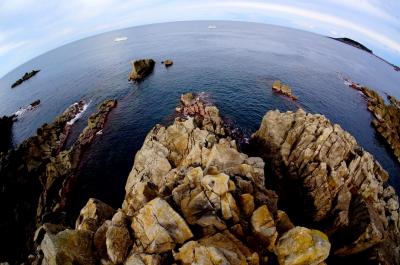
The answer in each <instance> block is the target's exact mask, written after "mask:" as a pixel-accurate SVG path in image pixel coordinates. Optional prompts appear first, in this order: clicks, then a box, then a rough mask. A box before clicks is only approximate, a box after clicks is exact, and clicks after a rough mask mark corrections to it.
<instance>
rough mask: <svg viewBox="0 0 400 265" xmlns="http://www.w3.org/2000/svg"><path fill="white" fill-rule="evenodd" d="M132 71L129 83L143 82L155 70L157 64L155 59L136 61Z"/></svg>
mask: <svg viewBox="0 0 400 265" xmlns="http://www.w3.org/2000/svg"><path fill="white" fill-rule="evenodd" d="M131 64H132V71H131V73H130V74H129V78H128V80H129V81H141V80H143V79H144V78H145V77H146V76H148V75H149V74H150V73H151V72H152V71H153V69H154V65H155V62H154V60H153V59H142V60H137V61H134V62H133V63H131Z"/></svg>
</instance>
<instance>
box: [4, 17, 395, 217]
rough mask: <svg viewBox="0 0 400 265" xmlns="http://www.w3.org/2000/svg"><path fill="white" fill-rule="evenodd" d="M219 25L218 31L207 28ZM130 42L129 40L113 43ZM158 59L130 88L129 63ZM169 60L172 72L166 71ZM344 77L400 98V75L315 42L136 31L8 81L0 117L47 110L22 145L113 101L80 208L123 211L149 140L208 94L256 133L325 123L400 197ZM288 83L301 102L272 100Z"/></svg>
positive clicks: (75, 47) (271, 30) (52, 56)
mask: <svg viewBox="0 0 400 265" xmlns="http://www.w3.org/2000/svg"><path fill="white" fill-rule="evenodd" d="M210 24H212V25H216V26H217V28H216V29H208V26H209V25H210ZM120 36H127V37H128V40H126V41H122V42H114V38H116V37H120ZM140 58H153V59H154V60H156V61H157V64H156V67H155V71H154V73H153V74H152V75H151V76H149V77H148V78H147V79H146V80H145V81H144V82H142V83H140V84H133V83H130V82H128V74H129V72H130V64H129V62H130V61H131V60H133V59H140ZM168 58H171V59H172V60H173V61H174V65H173V66H172V67H170V68H168V69H165V67H164V66H163V65H162V64H161V63H160V62H161V61H162V60H165V59H168ZM32 69H41V70H42V71H41V72H40V73H39V74H38V75H36V76H35V77H33V78H32V79H31V80H29V81H27V82H25V83H23V84H22V85H20V86H19V87H17V88H15V89H11V88H10V85H11V84H12V83H13V82H14V81H15V80H17V79H18V78H20V77H21V76H22V75H23V73H25V72H27V71H30V70H32ZM340 74H342V75H344V76H346V77H349V78H350V79H352V80H354V81H356V82H359V83H360V84H363V85H366V86H369V87H371V88H374V89H376V90H378V91H379V92H381V93H382V94H383V93H385V92H386V93H388V94H391V95H394V96H396V97H398V98H400V90H399V84H400V73H399V72H395V71H394V70H393V68H392V67H391V66H389V65H388V64H386V63H384V62H383V61H381V60H379V59H377V58H376V57H374V56H373V55H370V54H368V53H366V52H364V51H361V50H358V49H356V48H353V47H351V46H348V45H346V44H342V43H340V42H337V41H335V40H332V39H329V38H327V37H324V36H319V35H316V34H312V33H307V32H303V31H298V30H294V29H288V28H282V27H277V26H271V25H264V24H255V23H241V22H223V21H213V22H205V21H203V22H178V23H166V24H156V25H149V26H141V27H134V28H129V29H123V30H118V31H113V32H109V33H105V34H101V35H98V36H95V37H91V38H87V39H83V40H80V41H77V42H74V43H71V44H68V45H65V46H62V47H60V48H58V49H55V50H52V51H50V52H48V53H46V54H44V55H41V56H39V57H37V58H35V59H33V60H31V61H29V62H27V63H25V64H24V65H22V66H20V67H18V68H17V69H15V70H14V71H12V72H11V73H9V74H7V75H6V76H4V77H3V78H2V79H0V115H5V114H11V113H13V112H15V111H16V110H18V108H19V107H21V106H25V105H27V104H29V103H31V102H32V101H34V100H36V99H40V100H41V101H42V104H41V106H40V108H39V109H37V110H36V111H34V112H30V113H26V114H25V115H24V116H23V117H22V118H21V119H20V120H19V121H18V122H16V123H15V125H14V129H13V133H14V139H13V140H14V144H15V145H18V144H19V143H21V142H22V141H23V140H24V139H26V138H27V137H29V136H31V135H33V134H35V132H36V129H37V128H38V127H39V126H41V125H42V124H43V123H45V122H51V121H52V120H53V119H54V118H55V117H56V116H57V115H59V114H60V113H62V111H64V110H65V109H66V108H67V107H68V106H69V105H71V104H72V103H74V102H76V101H78V100H80V99H82V98H83V99H86V100H87V101H90V102H91V103H90V105H89V108H88V110H87V111H86V112H85V114H84V115H83V116H82V118H81V119H80V120H79V121H78V122H76V123H75V125H74V130H73V136H75V137H76V136H77V135H78V134H79V132H80V130H81V129H82V128H83V127H84V126H85V125H86V118H87V116H88V115H89V114H90V113H91V112H92V111H94V108H95V107H96V105H97V104H98V103H100V102H101V101H103V100H105V99H107V98H116V99H118V100H119V104H118V107H117V108H116V109H115V110H114V111H113V112H112V113H111V115H110V117H109V122H108V124H107V126H106V127H105V129H104V130H103V135H101V136H99V137H97V138H96V140H95V142H94V144H93V145H92V147H91V148H90V150H89V152H87V154H86V157H85V159H84V164H83V167H82V170H81V176H80V178H79V183H78V188H77V191H76V194H75V196H74V202H73V209H75V210H76V209H80V208H81V207H82V206H83V204H85V203H86V201H87V199H88V198H89V197H96V198H99V199H101V200H104V201H105V202H108V203H110V204H112V205H113V206H116V207H118V206H120V204H121V202H122V199H123V196H124V184H125V182H126V178H127V176H128V174H129V171H130V169H131V167H132V165H133V160H134V155H135V152H136V151H137V150H138V149H139V148H140V147H141V145H142V143H143V140H144V137H145V135H146V134H147V132H148V131H149V130H150V129H151V128H152V127H153V126H154V125H155V124H156V123H163V122H166V121H167V120H168V117H170V116H171V114H172V113H173V111H174V108H175V106H176V104H177V103H178V98H179V95H180V94H181V93H183V92H188V91H197V92H201V91H204V92H207V93H210V95H211V96H212V99H213V101H214V102H215V103H216V104H217V106H218V107H219V108H220V110H221V113H222V115H223V116H225V117H226V118H229V119H231V120H233V121H234V122H236V123H237V125H238V126H240V127H242V128H243V129H244V130H245V131H246V132H248V133H251V132H254V131H255V130H256V129H257V128H258V127H259V124H260V121H261V119H262V117H263V115H264V114H265V113H266V112H267V111H268V110H272V109H279V110H281V111H286V110H295V109H297V107H298V106H302V107H303V108H304V109H306V110H307V111H309V112H313V113H321V114H324V115H326V116H327V117H328V118H329V119H331V120H332V121H333V122H335V123H338V124H340V125H341V126H342V127H343V128H344V129H346V130H347V131H349V132H350V133H351V134H352V135H354V137H355V138H356V139H357V141H358V142H359V144H360V145H361V146H362V147H364V148H365V149H366V150H368V151H369V152H371V153H372V154H374V156H375V158H376V159H377V160H378V161H379V162H380V163H381V164H382V165H383V167H384V168H385V169H386V170H387V171H389V173H390V176H391V178H390V183H391V184H392V185H394V186H395V187H396V188H397V190H398V191H400V176H399V172H400V166H399V163H398V162H397V161H396V159H395V158H394V157H393V156H392V155H391V152H390V150H389V149H388V148H387V147H386V145H385V144H384V143H383V142H382V141H381V140H379V139H378V138H377V135H376V133H375V131H374V129H373V128H372V126H371V124H370V123H371V119H372V117H371V114H370V113H369V112H368V111H367V108H366V103H365V100H364V99H363V98H362V97H361V95H360V94H359V93H358V92H357V91H355V90H352V89H351V88H349V87H347V86H346V85H344V84H343V81H342V80H340V78H338V75H340ZM274 79H281V80H282V81H283V82H285V83H287V84H289V85H290V86H291V87H292V89H293V90H294V93H295V95H296V96H298V98H299V100H298V102H297V103H293V102H291V101H288V100H287V99H285V98H283V97H281V96H279V95H276V94H274V93H273V92H272V91H271V84H272V81H273V80H274Z"/></svg>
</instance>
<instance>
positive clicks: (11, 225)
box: [0, 100, 116, 262]
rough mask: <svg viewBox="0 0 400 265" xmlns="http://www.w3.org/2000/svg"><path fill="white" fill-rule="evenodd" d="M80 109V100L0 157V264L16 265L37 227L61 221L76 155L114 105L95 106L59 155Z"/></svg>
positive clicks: (81, 106)
mask: <svg viewBox="0 0 400 265" xmlns="http://www.w3.org/2000/svg"><path fill="white" fill-rule="evenodd" d="M84 104H85V103H84V102H83V101H81V102H79V103H76V104H74V105H72V106H70V107H69V108H68V109H67V110H66V111H65V112H64V113H63V114H62V115H60V116H58V117H57V118H56V119H55V120H54V122H53V123H52V124H45V125H43V126H42V127H41V128H39V129H38V130H37V135H35V136H33V137H30V138H29V139H27V140H25V141H24V142H23V143H22V144H21V145H20V146H19V147H18V148H17V149H15V150H10V151H9V152H8V153H7V154H5V153H3V154H2V155H1V157H0V185H1V189H0V211H1V213H2V218H1V219H0V238H1V239H2V241H3V242H6V245H3V247H2V248H1V249H0V257H1V258H2V259H4V258H6V259H8V260H11V261H14V262H17V261H21V259H23V257H24V255H26V254H27V251H29V250H31V249H32V245H33V240H32V239H33V237H34V231H35V230H36V228H37V227H39V226H40V225H41V224H42V223H45V222H53V223H62V222H63V219H64V217H63V213H62V209H63V206H64V205H65V200H66V199H67V197H66V195H67V193H68V191H69V190H70V189H71V187H72V186H73V185H72V184H73V181H74V177H75V176H74V174H75V170H76V169H77V168H78V166H79V161H80V157H81V155H82V152H83V151H84V149H85V148H86V147H87V146H88V145H89V144H90V143H91V142H92V140H93V138H94V136H95V135H96V132H97V131H99V130H100V129H102V127H103V126H104V123H105V120H106V117H107V115H108V113H109V112H110V111H111V109H112V108H113V107H114V106H115V104H116V102H115V101H114V100H109V101H106V102H104V103H103V104H101V105H100V106H99V110H98V112H96V113H95V114H93V115H92V116H91V117H90V118H89V121H88V126H87V127H86V128H85V130H84V131H83V132H82V133H81V135H80V136H79V138H78V140H77V141H76V142H75V143H74V144H73V145H72V147H71V148H69V149H67V150H65V147H64V145H65V142H66V140H67V137H68V134H69V131H70V128H71V124H72V122H73V121H74V120H75V119H76V118H77V116H78V115H79V114H80V113H81V112H82V110H83V109H84ZM52 227H54V226H52ZM48 230H49V231H54V229H48ZM56 230H57V229H56ZM66 235H68V236H70V234H68V233H67V234H66ZM85 236H87V235H85ZM62 242H65V241H62ZM49 247H50V246H49ZM51 247H55V245H52V246H51ZM0 261H1V260H0Z"/></svg>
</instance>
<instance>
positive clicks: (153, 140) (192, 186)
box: [37, 94, 330, 265]
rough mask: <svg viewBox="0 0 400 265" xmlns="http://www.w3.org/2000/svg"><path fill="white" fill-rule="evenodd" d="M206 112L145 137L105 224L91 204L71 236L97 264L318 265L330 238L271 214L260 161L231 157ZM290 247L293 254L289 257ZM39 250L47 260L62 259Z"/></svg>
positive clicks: (273, 208)
mask: <svg viewBox="0 0 400 265" xmlns="http://www.w3.org/2000/svg"><path fill="white" fill-rule="evenodd" d="M194 99H195V97H193V95H190V94H187V95H183V96H182V98H181V101H182V104H183V106H181V107H182V108H185V107H186V108H192V107H193V104H198V103H199V100H194ZM201 103H202V104H203V103H204V102H201ZM200 105H201V104H200ZM210 107H211V106H210ZM212 107H213V108H215V110H216V111H212V115H208V114H207V113H208V112H207V110H206V108H204V109H202V108H200V109H202V110H200V109H198V108H197V109H196V108H193V111H190V112H187V114H186V115H185V117H184V118H182V117H179V118H176V120H175V121H174V123H173V124H172V125H170V126H167V127H164V126H161V125H156V126H155V127H154V128H153V129H152V130H151V131H150V132H149V134H148V135H147V137H146V139H145V141H144V143H143V146H142V148H141V149H140V150H139V151H138V152H137V153H136V156H135V161H134V165H133V168H132V171H131V173H130V174H129V176H128V179H127V182H126V186H125V192H126V195H125V199H124V201H123V203H122V209H120V210H118V211H117V212H116V213H115V214H114V216H113V217H112V220H111V221H110V220H104V217H105V216H107V215H108V216H109V212H110V211H109V207H105V206H104V204H103V203H96V204H93V202H92V201H89V202H88V204H87V205H86V206H85V207H84V209H82V211H81V215H80V216H79V218H78V221H77V225H76V228H75V229H76V230H74V231H87V232H90V233H93V231H95V233H94V237H93V246H92V247H93V248H94V250H95V251H94V253H93V258H94V259H95V260H96V261H97V262H98V263H99V262H101V263H102V264H117V263H118V264H119V263H123V264H155V265H156V264H173V263H178V264H210V265H211V264H216V263H218V264H238V265H239V264H254V265H256V264H267V261H268V264H278V262H279V264H286V265H300V264H316V265H317V264H319V263H321V262H323V261H324V260H325V259H326V258H327V256H328V255H329V252H330V243H329V240H328V238H327V236H326V235H324V234H323V233H322V232H318V231H315V230H310V229H307V228H300V227H295V226H294V225H293V224H292V222H291V221H290V219H289V217H288V216H287V215H286V214H285V213H284V212H283V211H280V210H278V209H277V199H278V198H277V196H276V194H275V192H273V191H271V190H268V189H266V188H265V178H264V162H263V161H262V159H261V158H258V157H249V156H247V155H245V154H243V153H240V152H239V151H238V150H237V147H236V143H235V141H233V140H232V139H231V138H230V137H229V136H228V135H229V133H228V132H224V133H223V134H222V133H221V128H222V127H223V126H222V120H221V118H220V117H219V115H218V109H217V108H216V107H215V106H212ZM181 111H183V110H181ZM205 116H206V117H208V118H207V120H206V121H204V119H205ZM84 224H88V225H84ZM68 231H70V230H68ZM47 233H48V234H52V237H53V238H56V239H57V238H58V237H61V236H64V234H62V233H63V232H59V231H56V232H52V231H49V232H47ZM76 233H77V232H76ZM285 235H286V236H285ZM280 238H283V239H284V240H280ZM285 238H286V239H285ZM41 244H44V243H43V241H42V243H41ZM292 246H297V248H296V252H295V253H294V255H288V254H287V251H286V250H287V249H290V248H291V247H292ZM42 249H43V254H42V255H43V256H44V260H48V259H49V257H50V258H51V257H54V256H56V257H57V256H59V255H61V254H62V253H63V251H65V250H64V249H63V248H62V247H61V248H59V249H49V248H42ZM85 249H86V248H84V249H83V250H82V252H83V257H86V256H85V255H86V253H87V252H86V251H85ZM72 251H73V252H74V253H70V254H69V256H68V257H73V260H72V261H71V262H72V263H73V264H81V260H79V259H78V258H77V256H78V255H77V254H76V253H79V252H80V250H74V249H73V250H72ZM294 257H295V258H294ZM39 260H40V254H39V256H38V257H37V261H39Z"/></svg>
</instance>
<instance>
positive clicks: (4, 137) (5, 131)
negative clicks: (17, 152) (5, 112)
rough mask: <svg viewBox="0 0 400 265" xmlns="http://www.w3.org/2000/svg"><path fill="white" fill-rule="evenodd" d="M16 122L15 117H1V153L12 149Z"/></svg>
mask: <svg viewBox="0 0 400 265" xmlns="http://www.w3.org/2000/svg"><path fill="white" fill-rule="evenodd" d="M14 120H15V117H14V115H12V116H3V117H0V153H1V152H7V150H8V149H9V148H10V145H11V137H12V127H13V123H14Z"/></svg>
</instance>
